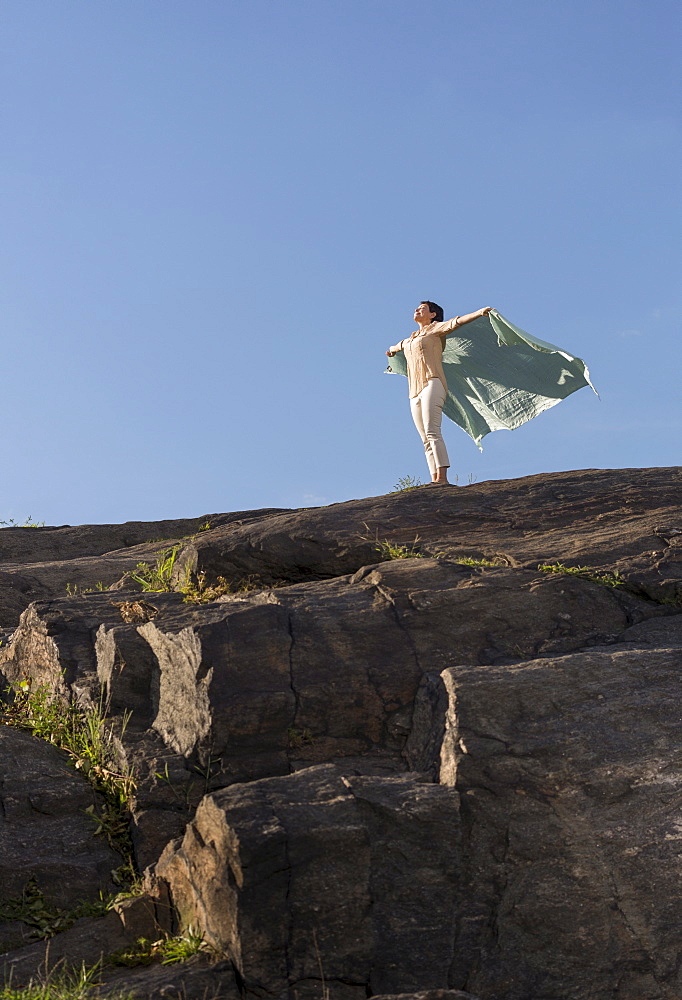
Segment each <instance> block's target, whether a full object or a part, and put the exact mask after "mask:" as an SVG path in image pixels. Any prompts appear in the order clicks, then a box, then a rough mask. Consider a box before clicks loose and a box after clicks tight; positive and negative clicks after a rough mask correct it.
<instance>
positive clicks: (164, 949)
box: [0, 927, 210, 1000]
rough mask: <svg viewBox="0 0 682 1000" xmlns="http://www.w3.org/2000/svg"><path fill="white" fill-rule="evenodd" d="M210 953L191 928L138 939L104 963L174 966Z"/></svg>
mask: <svg viewBox="0 0 682 1000" xmlns="http://www.w3.org/2000/svg"><path fill="white" fill-rule="evenodd" d="M208 951H210V949H209V948H208V946H207V945H206V942H205V941H204V939H203V937H202V936H201V934H199V933H198V932H197V931H195V930H193V929H192V928H191V927H190V928H189V929H188V930H187V931H185V933H184V934H178V935H176V936H175V937H163V938H159V940H158V941H149V940H148V939H147V938H138V939H137V941H135V943H134V944H132V945H128V947H127V948H122V949H120V950H119V951H114V952H112V953H111V954H110V955H107V956H106V958H105V959H104V961H105V963H106V964H107V965H124V966H128V967H134V966H137V965H151V964H152V963H153V962H157V961H159V960H160V961H161V964H162V965H174V964H175V963H176V962H186V961H187V959H188V958H191V957H192V955H196V954H197V953H198V952H208ZM0 1000H1V998H0Z"/></svg>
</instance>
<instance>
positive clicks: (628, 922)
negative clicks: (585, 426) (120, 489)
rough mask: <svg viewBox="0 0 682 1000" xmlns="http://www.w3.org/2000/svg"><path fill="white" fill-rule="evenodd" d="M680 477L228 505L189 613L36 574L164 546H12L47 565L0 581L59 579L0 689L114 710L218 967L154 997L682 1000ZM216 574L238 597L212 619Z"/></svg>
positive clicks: (159, 843)
mask: <svg viewBox="0 0 682 1000" xmlns="http://www.w3.org/2000/svg"><path fill="white" fill-rule="evenodd" d="M681 484H682V477H681V475H680V470H677V469H674V470H659V469H652V470H629V471H627V472H623V471H618V470H612V471H585V472H574V473H559V474H554V475H549V476H535V477H529V478H527V479H525V480H518V481H512V482H501V483H484V484H480V485H475V486H470V487H467V488H466V489H462V490H455V489H445V488H438V487H436V488H431V487H428V488H425V489H421V490H414V491H410V492H406V493H402V494H396V495H391V496H387V497H380V498H373V499H368V500H357V501H351V502H349V503H347V504H337V505H332V506H331V507H328V508H320V509H317V510H304V511H293V512H281V511H274V510H267V511H263V512H246V513H244V512H242V513H240V514H235V515H212V516H210V517H209V518H204V519H201V523H200V524H199V525H197V522H196V521H194V522H192V525H191V527H190V528H189V530H186V527H187V522H185V523H184V524H182V525H181V524H177V525H176V526H174V527H173V528H172V529H171V530H172V532H175V535H174V541H175V543H176V544H177V547H178V555H177V559H176V564H175V574H176V581H177V585H178V586H180V585H181V584H182V585H183V586H184V584H185V583H186V582H187V580H188V579H189V580H192V579H194V581H195V583H196V584H197V588H196V589H195V592H194V597H195V599H196V598H197V597H199V599H200V602H199V603H188V602H187V601H185V600H184V595H183V594H182V593H179V592H178V593H147V594H143V595H141V594H139V593H135V592H133V591H128V590H126V586H127V584H126V583H125V581H124V582H123V585H122V588H121V587H119V588H118V589H116V590H111V591H108V592H106V591H105V592H95V593H91V594H87V595H84V596H80V597H75V596H64V595H63V594H61V595H57V594H56V593H55V592H54V591H53V590H51V589H50V588H51V586H52V584H51V582H50V581H51V580H53V581H54V580H56V579H57V576H53V577H49V575H48V574H47V572H44V573H43V571H42V570H38V569H37V568H36V567H39V566H40V565H45V564H46V563H47V562H50V561H51V562H52V563H54V564H57V563H58V564H59V565H60V567H61V568H60V570H59V572H60V573H64V572H66V569H65V568H64V567H65V565H66V564H68V563H71V568H72V569H75V567H76V564H77V563H78V564H79V565H81V566H84V565H85V562H84V560H85V561H87V560H92V578H94V574H95V573H96V572H97V570H96V569H95V567H96V565H97V564H98V561H99V566H100V569H101V567H103V566H108V567H110V568H113V566H114V565H116V567H117V572H118V571H119V570H121V571H122V572H123V570H124V569H125V560H126V559H130V558H131V557H132V558H133V559H135V560H138V559H139V553H140V552H141V551H142V550H140V549H138V550H137V552H136V553H133V551H132V550H133V549H134V548H135V547H136V546H142V547H143V548H144V547H145V546H148V547H149V546H151V548H148V549H147V555H146V557H145V558H148V559H152V558H153V554H154V552H155V551H157V550H156V549H155V548H154V546H156V545H161V546H162V547H164V546H167V545H168V544H169V543H168V541H166V542H164V543H161V542H158V541H154V539H155V538H157V539H158V538H159V537H160V534H159V533H157V534H153V533H152V529H151V527H150V528H149V530H145V529H144V526H142V527H139V530H138V529H136V531H137V534H135V533H133V534H131V533H130V532H129V531H127V528H126V531H127V533H124V534H122V533H118V534H117V532H116V531H115V530H113V529H111V530H110V526H109V527H108V526H102V532H101V537H100V540H99V542H95V538H96V532H95V531H94V529H90V528H88V529H82V530H83V540H82V543H79V542H78V530H79V529H70V528H69V529H49V531H51V532H57V533H59V532H65V531H68V532H69V533H71V534H69V535H68V539H69V542H68V544H69V545H70V546H71V548H68V550H67V548H62V549H61V550H58V549H57V548H56V547H55V544H56V540H57V536H55V538H52V539H46V540H45V541H44V542H42V541H40V539H41V537H42V536H41V532H42V531H48V529H10V530H12V531H23V532H24V533H26V532H28V533H30V537H34V538H35V539H36V549H35V553H34V555H35V556H36V558H35V560H34V561H31V558H32V557H29V556H28V555H26V554H24V555H23V556H22V559H23V560H24V561H23V562H22V561H21V560H20V559H18V558H16V553H14V552H12V553H11V554H12V558H13V559H14V561H13V562H12V563H11V564H8V563H5V564H3V565H2V566H1V567H0V568H2V569H3V570H5V569H6V567H7V566H8V565H9V566H10V569H9V570H8V571H7V572H8V574H9V576H10V577H11V580H12V581H14V580H16V579H18V577H19V576H22V579H23V580H24V581H26V580H29V578H32V579H33V580H34V581H37V582H36V583H35V586H36V587H42V588H43V590H42V592H41V594H40V599H38V600H35V601H34V602H33V603H32V604H31V605H30V607H29V608H28V609H27V610H26V611H25V612H24V613H23V615H22V617H21V621H20V623H19V626H18V628H17V629H16V631H14V634H13V636H12V638H11V640H10V641H9V643H7V644H6V645H5V646H3V647H1V648H0V670H2V672H3V674H4V676H5V678H6V679H7V681H8V683H10V685H11V684H12V683H16V682H17V681H19V680H21V679H22V678H24V677H29V678H30V679H31V681H32V684H33V685H34V688H35V687H38V686H40V685H42V686H44V687H45V688H46V689H47V690H48V691H49V692H50V694H51V696H52V697H56V698H59V699H62V700H64V701H76V702H78V703H80V704H82V705H87V704H96V703H99V701H100V698H101V697H103V698H104V700H105V703H106V704H107V706H108V712H109V715H110V717H111V719H112V722H113V724H114V726H115V728H116V731H117V733H118V742H117V746H118V752H119V754H120V764H121V767H127V768H129V769H130V770H131V772H132V773H134V775H135V778H136V792H135V798H134V800H133V802H132V803H131V806H132V816H131V832H132V836H133V841H134V844H135V850H136V856H137V863H138V866H139V867H140V869H147V876H146V877H147V889H148V892H152V891H153V892H154V893H157V894H158V899H157V902H156V904H155V905H156V906H157V907H158V906H160V905H166V904H168V905H172V908H173V912H174V914H175V918H174V919H175V921H176V923H175V927H176V928H177V929H179V930H183V929H185V930H186V929H188V928H189V927H192V928H199V929H200V930H201V932H202V933H203V935H204V936H205V938H206V939H207V940H208V941H209V942H210V943H211V945H212V947H213V949H214V964H213V965H212V966H209V965H206V961H207V959H205V958H204V959H201V960H199V959H197V960H196V961H195V963H194V965H192V966H191V967H190V966H187V968H184V969H183V970H180V971H179V972H178V973H177V975H176V974H175V973H173V975H171V973H168V977H167V978H166V979H165V980H164V979H163V976H164V975H165V973H163V971H162V970H159V969H158V968H152V969H150V970H142V971H139V972H134V973H132V972H131V973H127V974H126V975H128V976H129V977H130V982H131V983H132V984H133V985H132V986H131V988H132V989H134V990H136V991H137V995H139V996H147V995H149V996H152V995H154V990H155V989H157V990H159V991H161V990H162V989H163V990H166V989H168V990H169V991H172V990H173V989H177V991H178V993H180V992H181V991H182V990H185V993H186V996H187V998H188V1000H192V997H193V995H196V996H197V1000H198V998H199V996H203V992H200V991H204V992H205V991H206V990H207V989H209V986H210V989H211V990H213V991H214V992H215V993H216V995H217V996H222V995H224V996H226V997H227V996H229V997H230V998H232V997H234V996H236V992H235V991H238V992H240V994H241V995H242V996H246V995H256V994H257V995H258V996H260V997H268V996H272V997H275V996H277V997H278V998H279V997H281V996H284V995H286V994H288V995H289V996H291V997H292V998H293V997H294V996H296V995H298V996H299V997H301V1000H306V998H311V1000H312V997H313V996H315V997H317V996H319V995H325V996H328V997H329V998H330V1000H337V998H338V1000H352V998H354V997H360V996H362V997H364V996H367V995H376V994H383V995H386V994H390V995H397V994H409V995H411V996H412V995H413V996H420V997H424V1000H455V998H459V997H465V996H472V995H475V996H477V997H479V998H480V1000H527V998H530V997H533V998H534V1000H569V998H575V1000H587V998H589V1000H676V998H677V997H678V996H680V995H682V982H681V981H680V973H679V971H678V967H679V965H680V962H679V958H680V947H679V944H678V942H677V940H676V932H675V927H676V926H679V924H680V922H681V918H682V913H680V894H679V892H678V890H677V882H678V880H679V873H677V872H676V867H678V866H679V859H678V858H677V855H676V854H675V845H676V844H677V842H678V840H679V830H678V824H679V815H678V813H679V805H678V803H679V794H680V789H679V787H678V785H679V778H678V775H679V761H678V756H679V754H678V744H679V736H680V732H679V727H680V716H679V710H678V709H677V708H676V705H677V701H678V700H679V695H678V690H677V688H678V682H677V675H678V673H679V668H680V666H682V603H681V602H682V596H681V594H682V589H681V588H682V583H681V581H682V561H681V560H680V558H679V555H678V553H679V552H680V551H681V549H680V546H679V544H678V542H679V539H680V538H682V525H681V524H680V523H679V511H680V500H681V499H682V489H680V486H681ZM207 521H208V522H209V527H208V528H207V529H206V530H202V531H198V530H197V528H198V527H199V526H201V524H205V523H206V522H207ZM124 527H126V526H121V528H120V529H119V531H120V532H122V531H123V528H124ZM157 531H158V529H157ZM169 533H170V532H169ZM3 534H4V532H0V552H2V543H3V539H2V536H3ZM183 534H184V535H188V536H190V535H191V537H186V538H183V537H182V535H183ZM17 537H18V538H19V537H21V538H22V539H23V538H29V535H26V534H25V535H22V536H17ZM121 539H123V541H122V543H121V544H120V545H118V542H119V541H121ZM8 544H9V542H8ZM21 544H22V545H23V544H27V543H25V542H24V541H22V542H21ZM64 544H66V538H65V542H64ZM110 544H111V545H112V546H113V547H112V548H107V546H108V545H110ZM50 545H52V549H50V547H49V546H50ZM96 545H99V546H100V550H99V551H97V552H96V551H94V547H96ZM117 545H118V548H117V547H116V546H117ZM41 546H42V547H41ZM79 546H80V547H79ZM102 546H104V548H102ZM401 547H402V548H401ZM87 548H90V549H93V551H92V552H89V551H85V550H86V549H87ZM411 553H413V554H414V553H416V554H417V555H418V556H420V557H419V558H402V557H404V556H407V555H410V554H411ZM390 556H393V557H394V558H388V557H390ZM41 561H42V562H41ZM547 563H549V564H555V565H556V564H557V563H559V564H565V565H564V566H559V567H558V570H559V571H558V572H548V571H546V569H543V568H540V567H542V566H544V564H547ZM581 566H582V567H590V568H589V569H588V570H582V571H580V573H579V574H578V575H576V574H575V573H569V572H566V568H567V567H568V568H569V569H570V568H571V567H572V568H574V569H576V568H577V567H581ZM84 572H85V571H84ZM33 573H35V574H36V575H35V576H33V577H32V576H31V574H33ZM41 573H42V575H41ZM87 573H88V574H90V573H91V570H90V569H88V570H87ZM219 577H223V578H224V579H225V580H226V581H230V582H231V583H232V584H233V585H234V588H235V589H234V591H233V592H231V593H230V592H227V589H226V587H224V586H223V587H222V592H223V596H222V597H220V598H218V599H214V600H210V601H207V602H205V603H201V600H202V597H201V589H202V586H203V587H205V586H206V585H207V584H211V583H215V582H216V581H217V580H218V578H219ZM90 578H91V577H88V579H90ZM99 578H100V579H101V578H102V577H101V576H100V577H99ZM107 579H108V577H107ZM4 580H5V578H4V577H3V578H2V579H0V585H1V584H2V583H3V581H4ZM600 581H601V582H600ZM112 582H113V581H112ZM607 584H610V585H607ZM613 584H616V586H613ZM12 585H13V584H12ZM27 586H28V585H27V584H24V590H23V591H21V594H23V597H21V596H17V594H19V593H20V591H19V590H18V589H17V590H16V591H14V590H12V591H11V593H12V600H14V601H15V607H17V608H18V607H19V604H20V603H21V601H23V600H26V599H27V598H28V596H29V594H30V587H29V588H28V589H27ZM238 586H244V587H246V588H250V589H244V590H243V591H240V592H237V590H236V588H237V587H238ZM10 590H11V586H10ZM8 593H9V590H7V591H6V594H8ZM214 596H215V594H214ZM204 599H205V598H204ZM124 720H126V722H127V724H126V725H125V726H124V725H123V722H124ZM164 901H165V903H164ZM92 932H93V934H94V933H95V931H94V930H93V931H92ZM66 933H72V932H66ZM59 947H62V946H61V945H59V942H58V940H57V939H55V948H59ZM67 950H68V949H67ZM12 961H14V963H15V966H16V967H17V968H18V965H17V964H16V963H17V962H18V953H15V955H14V958H13V959H12V958H11V957H10V958H7V960H6V965H7V967H8V968H9V963H11V962H12ZM23 961H25V963H27V964H25V966H24V967H25V968H29V966H30V961H29V958H25V959H23ZM233 967H234V969H235V970H236V979H235V973H234V972H233ZM185 974H186V977H185V979H183V976H185ZM174 976H175V978H173V977H174ZM107 977H109V973H107ZM122 977H123V978H122ZM114 979H116V982H118V983H121V982H123V981H124V979H125V976H124V974H123V973H120V972H119V973H116V974H115V975H114ZM112 982H113V979H112ZM173 983H175V986H174V985H173ZM200 984H201V985H200ZM112 988H113V987H112ZM145 990H146V991H147V992H145ZM192 991H196V993H195V994H194V993H193V992H192ZM221 991H222V992H221ZM460 991H462V992H460ZM170 995H172V993H171V994H170Z"/></svg>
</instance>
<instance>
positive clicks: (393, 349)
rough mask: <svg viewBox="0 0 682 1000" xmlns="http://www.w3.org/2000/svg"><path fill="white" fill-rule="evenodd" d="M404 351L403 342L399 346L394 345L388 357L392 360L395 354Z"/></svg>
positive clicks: (387, 354) (388, 352)
mask: <svg viewBox="0 0 682 1000" xmlns="http://www.w3.org/2000/svg"><path fill="white" fill-rule="evenodd" d="M402 349H403V342H402V340H401V341H400V343H399V344H394V345H393V347H389V349H388V350H387V351H386V356H387V357H389V358H392V357H393V355H394V354H397V353H398V351H402Z"/></svg>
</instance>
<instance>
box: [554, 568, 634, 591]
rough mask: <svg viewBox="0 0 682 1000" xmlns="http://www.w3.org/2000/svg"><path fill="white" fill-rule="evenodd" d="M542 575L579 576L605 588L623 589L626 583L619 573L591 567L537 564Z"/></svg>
mask: <svg viewBox="0 0 682 1000" xmlns="http://www.w3.org/2000/svg"><path fill="white" fill-rule="evenodd" d="M538 569H539V570H540V571H541V572H542V573H564V574H566V575H567V576H579V577H581V578H582V579H583V580H590V581H591V582H592V583H601V584H602V585H603V586H605V587H624V586H625V583H626V581H625V580H624V579H623V578H622V576H621V575H620V573H618V572H615V573H608V572H602V571H600V570H597V569H595V568H594V567H593V566H565V565H564V564H563V563H560V562H556V563H539V565H538Z"/></svg>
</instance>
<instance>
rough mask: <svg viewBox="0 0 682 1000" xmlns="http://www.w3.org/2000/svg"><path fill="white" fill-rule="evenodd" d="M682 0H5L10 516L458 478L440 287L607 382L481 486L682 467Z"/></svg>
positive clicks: (220, 506) (369, 491)
mask: <svg viewBox="0 0 682 1000" xmlns="http://www.w3.org/2000/svg"><path fill="white" fill-rule="evenodd" d="M680 10H682V8H681V7H680V5H679V3H678V2H677V0H570V2H568V0H552V2H548V0H99V2H93V0H4V3H3V13H2V24H1V25H0V32H1V47H2V51H1V52H0V74H1V79H2V84H1V86H2V92H3V104H4V113H3V124H2V142H3V153H4V155H3V157H2V164H1V166H0V185H1V190H2V241H1V242H2V309H1V313H0V315H1V316H2V326H3V345H4V350H3V383H2V392H0V411H1V413H2V425H3V428H4V440H3V446H2V466H3V475H2V477H1V481H0V519H5V520H7V519H8V518H10V517H11V518H15V519H23V518H25V517H26V516H28V515H31V516H32V517H33V518H34V520H44V521H45V522H46V523H48V524H62V523H70V524H78V523H87V522H106V521H123V520H131V519H134V520H148V519H156V518H162V517H183V516H187V517H189V516H194V515H199V514H203V513H208V512H214V511H228V510H240V509H251V508H257V507H266V506H282V507H289V506H291V507H298V506H313V505H317V504H326V503H331V502H335V501H339V500H346V499H350V498H352V497H359V496H369V495H375V494H379V493H385V492H387V491H389V490H390V489H391V488H392V487H393V486H394V484H395V483H396V481H397V480H398V479H399V478H400V477H403V476H407V475H413V476H420V477H422V478H424V479H425V478H427V477H426V465H425V462H424V457H423V449H422V446H421V442H420V441H419V438H418V436H417V433H416V431H415V430H414V427H413V426H412V423H411V419H410V415H409V409H408V401H407V391H406V390H407V383H406V381H405V380H404V379H402V378H398V377H396V376H390V375H384V374H383V370H384V368H385V365H386V358H385V355H384V351H385V350H386V348H387V347H388V346H389V345H390V344H392V343H395V342H396V341H397V340H400V339H401V338H402V337H404V336H407V335H409V333H410V332H411V330H412V329H413V328H414V325H413V323H412V312H413V309H414V306H415V305H416V303H417V302H419V301H420V300H421V299H432V300H435V301H437V302H440V303H442V305H443V306H444V308H445V314H446V316H452V315H455V314H459V313H464V312H468V311H470V310H474V309H477V308H479V307H481V306H484V305H492V306H494V307H495V308H497V309H498V310H499V311H500V312H501V313H502V314H503V315H505V316H507V317H508V318H509V319H510V320H512V322H514V323H515V324H516V325H517V326H520V327H522V328H524V329H526V330H528V331H529V332H530V333H532V334H534V335H535V336H537V337H540V338H541V339H543V340H549V341H551V342H553V343H555V344H559V345H560V346H562V347H564V348H565V349H566V350H568V351H571V352H572V353H574V354H577V355H579V356H580V357H582V358H584V359H585V360H586V361H587V363H588V365H589V367H590V372H591V375H592V378H593V381H594V383H595V385H596V387H597V388H598V389H599V391H600V394H601V401H600V400H598V399H597V398H596V396H594V395H593V394H592V393H591V391H590V390H589V389H583V390H581V391H580V392H578V393H576V394H574V395H573V396H571V397H570V398H569V399H568V400H566V401H565V402H563V403H561V404H559V405H558V406H556V407H555V408H554V409H552V410H550V411H549V412H547V413H545V414H543V415H541V416H540V417H538V418H537V419H536V420H534V421H532V422H531V423H529V424H527V425H525V426H524V427H522V428H520V429H519V430H516V431H513V432H512V433H507V432H496V433H494V434H492V435H490V436H488V437H487V438H486V439H485V441H484V450H483V453H482V454H480V453H479V452H478V450H477V449H476V447H475V445H474V444H473V443H472V442H471V440H470V439H469V438H467V437H466V436H465V434H464V433H463V432H462V431H461V430H460V429H459V428H458V427H456V426H455V425H454V424H451V423H449V422H448V421H445V422H444V423H446V424H447V427H446V429H445V433H446V441H447V444H448V447H449V450H450V455H451V460H452V476H453V477H454V476H459V481H460V483H466V482H468V481H469V479H470V478H473V479H475V480H476V481H477V482H481V481H483V480H487V479H504V478H510V477H516V476H524V475H528V474H532V473H537V472H546V471H554V470H562V469H576V468H578V469H579V468H594V467H628V466H631V467H636V466H640V467H641V466H649V465H677V464H680V438H681V435H682V414H681V409H680V368H681V364H680V362H681V360H682V357H681V355H682V350H681V347H680V334H681V332H682V331H681V330H680V325H681V324H680V314H681V309H680V307H681V305H682V302H681V299H682V296H681V295H680V263H681V253H680V221H681V212H680V208H681V205H680V202H681V199H680V180H679V177H680V162H681V159H682V157H681V156H680V151H681V150H680V146H681V143H680V121H679V109H680V93H681V86H680V84H681V82H682V81H681V80H680V73H679V65H680V61H679V51H680V42H681V41H682V31H681V30H680V29H681V25H680Z"/></svg>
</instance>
